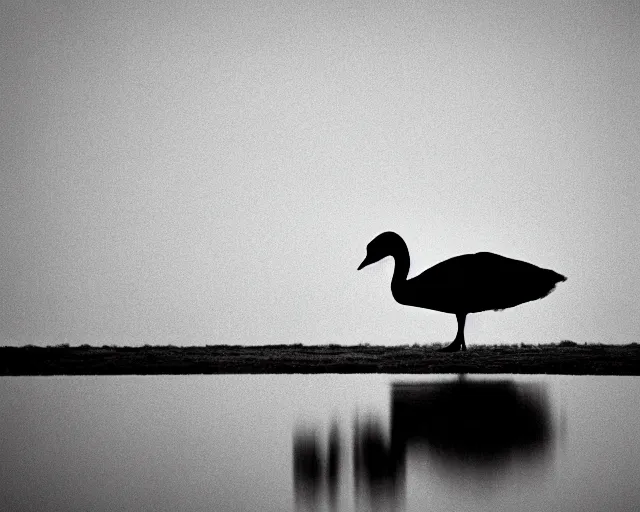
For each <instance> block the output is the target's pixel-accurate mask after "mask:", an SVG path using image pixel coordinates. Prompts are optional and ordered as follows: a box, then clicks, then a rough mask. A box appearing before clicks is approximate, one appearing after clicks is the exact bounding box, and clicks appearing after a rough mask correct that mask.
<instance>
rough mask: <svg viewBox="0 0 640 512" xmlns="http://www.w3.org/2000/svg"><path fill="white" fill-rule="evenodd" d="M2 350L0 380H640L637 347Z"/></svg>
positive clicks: (108, 347)
mask: <svg viewBox="0 0 640 512" xmlns="http://www.w3.org/2000/svg"><path fill="white" fill-rule="evenodd" d="M438 347H439V345H433V346H417V345H415V346H399V347H388V346H377V345H355V346H343V345H313V346H304V345H299V344H298V345H267V346H259V347H246V346H231V345H214V346H205V347H174V346H144V347H117V346H104V347H91V346H88V345H83V346H80V347H68V346H56V347H34V346H26V347H0V361H1V363H0V375H3V376H10V375H16V376H17V375H162V374H174V375H184V374H250V373H254V374H268V373H273V374H277V373H417V374H420V373H425V374H427V373H487V374H491V373H522V374H545V373H548V374H563V375H640V345H638V344H635V343H634V344H631V345H622V346H621V345H572V344H567V343H566V342H565V343H561V344H560V345H521V346H515V345H512V346H506V345H505V346H501V345H495V346H483V345H480V346H471V347H470V348H469V350H468V351H467V352H459V353H453V354H451V353H440V352H437V351H436V348H438Z"/></svg>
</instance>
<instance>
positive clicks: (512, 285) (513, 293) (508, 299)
mask: <svg viewBox="0 0 640 512" xmlns="http://www.w3.org/2000/svg"><path fill="white" fill-rule="evenodd" d="M387 256H391V257H392V258H394V260H395V269H394V272H393V278H392V279H391V293H392V294H393V298H394V299H395V300H396V301H397V302H399V303H400V304H404V305H406V306H415V307H419V308H425V309H433V310H435V311H442V312H443V313H453V314H454V315H456V319H457V320H458V333H457V334H456V337H455V339H454V340H453V342H452V343H451V344H450V345H448V346H447V347H445V348H443V349H441V350H442V351H445V352H453V351H457V350H466V349H467V347H466V344H465V340H464V324H465V320H466V317H467V315H468V314H469V313H478V312H480V311H488V310H491V309H493V310H495V311H499V310H503V309H507V308H512V307H514V306H517V305H519V304H522V303H524V302H529V301H532V300H537V299H541V298H543V297H545V296H547V295H548V294H549V293H551V291H552V290H553V289H554V288H555V286H556V284H557V283H559V282H561V281H566V279H567V278H566V277H564V276H563V275H560V274H558V273H557V272H554V271H553V270H548V269H545V268H540V267H537V266H535V265H532V264H531V263H526V262H524V261H519V260H514V259H511V258H506V257H504V256H500V255H498V254H493V253H490V252H479V253H476V254H464V255H462V256H456V257H454V258H450V259H448V260H445V261H443V262H441V263H438V264H437V265H435V266H433V267H431V268H429V269H427V270H425V271H424V272H423V273H422V274H420V275H419V276H416V277H414V278H412V279H409V280H407V275H408V273H409V251H408V249H407V245H406V244H405V242H404V240H403V239H402V238H401V237H400V235H397V234H396V233H393V232H390V231H387V232H385V233H382V234H380V235H378V236H377V237H375V238H374V239H373V240H372V241H371V242H369V244H368V245H367V256H366V258H365V259H364V261H363V262H362V263H361V264H360V266H359V267H358V270H360V269H362V268H364V267H366V266H367V265H370V264H372V263H375V262H377V261H379V260H381V259H383V258H386V257H387Z"/></svg>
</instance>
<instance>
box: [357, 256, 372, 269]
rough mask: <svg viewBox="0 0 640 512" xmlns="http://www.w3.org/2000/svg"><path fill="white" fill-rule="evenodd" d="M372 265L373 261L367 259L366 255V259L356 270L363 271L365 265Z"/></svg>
mask: <svg viewBox="0 0 640 512" xmlns="http://www.w3.org/2000/svg"><path fill="white" fill-rule="evenodd" d="M372 263H373V261H371V260H370V259H369V255H368V254H367V257H366V258H365V259H364V260H363V261H362V263H360V266H359V267H358V270H360V269H363V268H364V267H366V266H367V265H371V264H372Z"/></svg>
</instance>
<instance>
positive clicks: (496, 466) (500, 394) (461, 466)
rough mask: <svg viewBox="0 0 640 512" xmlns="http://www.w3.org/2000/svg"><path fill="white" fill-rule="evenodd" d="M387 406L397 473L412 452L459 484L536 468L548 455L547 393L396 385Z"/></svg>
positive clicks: (466, 384)
mask: <svg viewBox="0 0 640 512" xmlns="http://www.w3.org/2000/svg"><path fill="white" fill-rule="evenodd" d="M391 404H392V405H391V407H392V409H391V450H392V453H393V454H394V459H395V463H396V467H397V471H398V472H400V473H403V472H404V469H403V468H404V461H405V459H406V451H407V450H408V449H411V448H413V449H417V450H420V451H422V452H423V453H424V454H425V455H427V456H428V457H429V459H430V460H431V461H432V462H433V463H435V464H436V465H439V466H440V467H441V468H442V469H444V470H447V471H446V472H447V473H448V474H450V475H451V474H452V475H454V476H456V477H461V479H462V480H463V481H464V480H465V478H462V476H463V475H465V476H467V477H468V476H475V477H477V478H479V479H484V478H487V477H488V475H493V476H496V475H498V474H499V473H500V471H501V470H507V469H513V466H514V465H520V466H521V468H524V467H525V466H532V465H535V463H536V462H537V461H542V460H544V459H545V456H546V455H547V454H548V451H549V447H550V441H551V439H552V425H551V418H550V414H549V408H548V405H547V400H546V393H545V392H544V389H543V388H542V387H540V386H537V385H535V384H516V383H514V382H512V381H494V382H492V381H487V382H483V381H470V380H466V379H465V378H461V379H459V380H457V381H453V382H440V383H419V384H411V383H396V384H394V385H393V387H392V400H391Z"/></svg>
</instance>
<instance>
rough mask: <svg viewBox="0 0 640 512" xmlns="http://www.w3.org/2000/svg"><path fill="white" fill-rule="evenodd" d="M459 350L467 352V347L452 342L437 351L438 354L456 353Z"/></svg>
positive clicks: (457, 342)
mask: <svg viewBox="0 0 640 512" xmlns="http://www.w3.org/2000/svg"><path fill="white" fill-rule="evenodd" d="M459 350H467V347H465V346H464V345H463V344H462V343H460V342H459V341H456V340H454V341H452V342H451V344H450V345H447V346H446V347H443V348H440V349H438V352H458V351H459Z"/></svg>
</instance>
